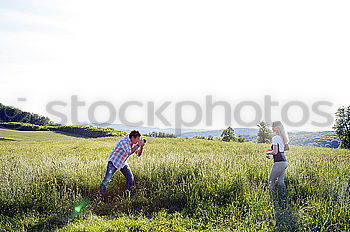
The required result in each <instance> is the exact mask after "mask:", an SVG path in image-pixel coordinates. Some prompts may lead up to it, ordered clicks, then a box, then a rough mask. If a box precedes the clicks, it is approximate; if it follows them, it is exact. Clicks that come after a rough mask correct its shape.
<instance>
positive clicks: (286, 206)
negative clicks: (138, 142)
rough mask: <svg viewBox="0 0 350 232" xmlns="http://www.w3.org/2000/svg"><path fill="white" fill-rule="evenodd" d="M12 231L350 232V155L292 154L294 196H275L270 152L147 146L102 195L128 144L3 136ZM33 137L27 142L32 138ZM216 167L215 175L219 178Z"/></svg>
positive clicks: (2, 195)
mask: <svg viewBox="0 0 350 232" xmlns="http://www.w3.org/2000/svg"><path fill="white" fill-rule="evenodd" d="M0 137H2V138H7V139H6V140H5V139H4V140H0V154H1V156H0V179H1V180H2V181H0V228H1V230H3V231H64V232H66V231H300V230H303V231H347V230H348V229H349V228H350V224H349V222H350V212H349V210H347V209H348V208H349V207H350V205H349V204H350V196H349V183H350V175H349V173H350V166H349V165H348V163H349V161H350V151H349V150H342V149H329V148H316V147H299V146H291V150H290V151H289V152H287V154H286V155H287V158H288V161H289V167H288V169H287V175H286V184H287V194H286V196H285V197H279V196H278V195H275V194H271V195H270V191H269V189H268V188H267V186H266V180H267V178H268V176H269V172H270V169H271V165H272V163H271V160H268V159H266V158H265V155H264V153H265V149H266V148H267V147H268V145H266V144H254V143H235V142H230V143H228V142H222V141H208V140H199V139H192V138H175V139H167V138H164V139H159V138H147V140H148V141H147V144H146V147H145V151H144V154H143V155H142V156H141V157H136V156H131V157H130V158H129V160H128V163H129V165H130V167H131V169H132V171H133V173H134V176H135V180H136V189H135V195H134V197H133V198H128V197H127V196H126V195H125V194H124V189H125V180H124V177H123V176H122V175H121V174H120V173H119V172H117V173H116V174H115V175H114V177H113V180H112V182H111V183H110V185H109V186H108V190H107V202H106V203H100V202H98V198H97V193H98V189H99V185H100V182H101V180H102V178H103V175H104V173H105V168H106V164H107V156H108V154H109V153H110V151H111V150H112V149H113V147H114V145H115V143H116V141H117V140H118V139H119V137H104V138H97V139H87V138H79V137H72V136H67V135H62V134H57V133H54V132H50V131H47V132H45V131H33V132H21V131H14V130H3V129H0ZM22 138H23V139H22ZM214 169H215V171H213V170H214Z"/></svg>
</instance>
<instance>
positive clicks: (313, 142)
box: [90, 124, 339, 148]
mask: <svg viewBox="0 0 350 232" xmlns="http://www.w3.org/2000/svg"><path fill="white" fill-rule="evenodd" d="M90 125H92V126H96V127H110V128H114V129H116V130H119V131H124V132H130V131H131V130H132V129H136V130H139V131H140V132H141V133H142V134H149V133H151V132H164V133H168V134H175V129H173V128H159V127H142V126H141V127H133V126H127V125H123V124H90ZM234 130H235V134H236V135H242V136H243V137H245V138H246V140H245V141H246V142H254V143H256V134H257V133H258V129H255V128H234ZM222 131H223V130H199V129H184V130H182V132H183V133H181V135H180V136H178V137H194V136H196V135H197V136H204V137H208V136H209V135H212V136H214V137H220V136H221V133H222ZM288 134H289V137H290V140H291V142H290V144H291V145H297V146H315V147H329V148H337V147H338V146H339V143H338V139H337V137H336V134H335V132H334V131H318V132H307V131H293V132H289V133H288Z"/></svg>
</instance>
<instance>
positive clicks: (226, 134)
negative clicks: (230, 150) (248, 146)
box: [221, 126, 235, 142]
mask: <svg viewBox="0 0 350 232" xmlns="http://www.w3.org/2000/svg"><path fill="white" fill-rule="evenodd" d="M221 138H222V141H225V142H230V141H231V140H234V139H235V131H234V130H233V129H232V128H231V127H230V126H229V127H228V128H227V129H225V130H223V132H222V133H221Z"/></svg>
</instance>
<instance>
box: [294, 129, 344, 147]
mask: <svg viewBox="0 0 350 232" xmlns="http://www.w3.org/2000/svg"><path fill="white" fill-rule="evenodd" d="M289 137H290V144H291V145H298V146H315V147H330V148H338V146H339V140H338V138H337V136H336V134H335V132H334V131H318V132H306V131H300V132H292V133H289Z"/></svg>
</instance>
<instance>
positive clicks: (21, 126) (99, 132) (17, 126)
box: [0, 122, 126, 138]
mask: <svg viewBox="0 0 350 232" xmlns="http://www.w3.org/2000/svg"><path fill="white" fill-rule="evenodd" d="M0 127H2V128H5V129H11V130H20V131H54V132H66V133H70V134H75V135H80V136H83V137H88V138H98V137H108V136H123V135H126V133H125V132H122V131H117V130H114V129H113V128H100V127H92V126H38V125H34V124H29V123H22V122H3V123H0Z"/></svg>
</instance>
